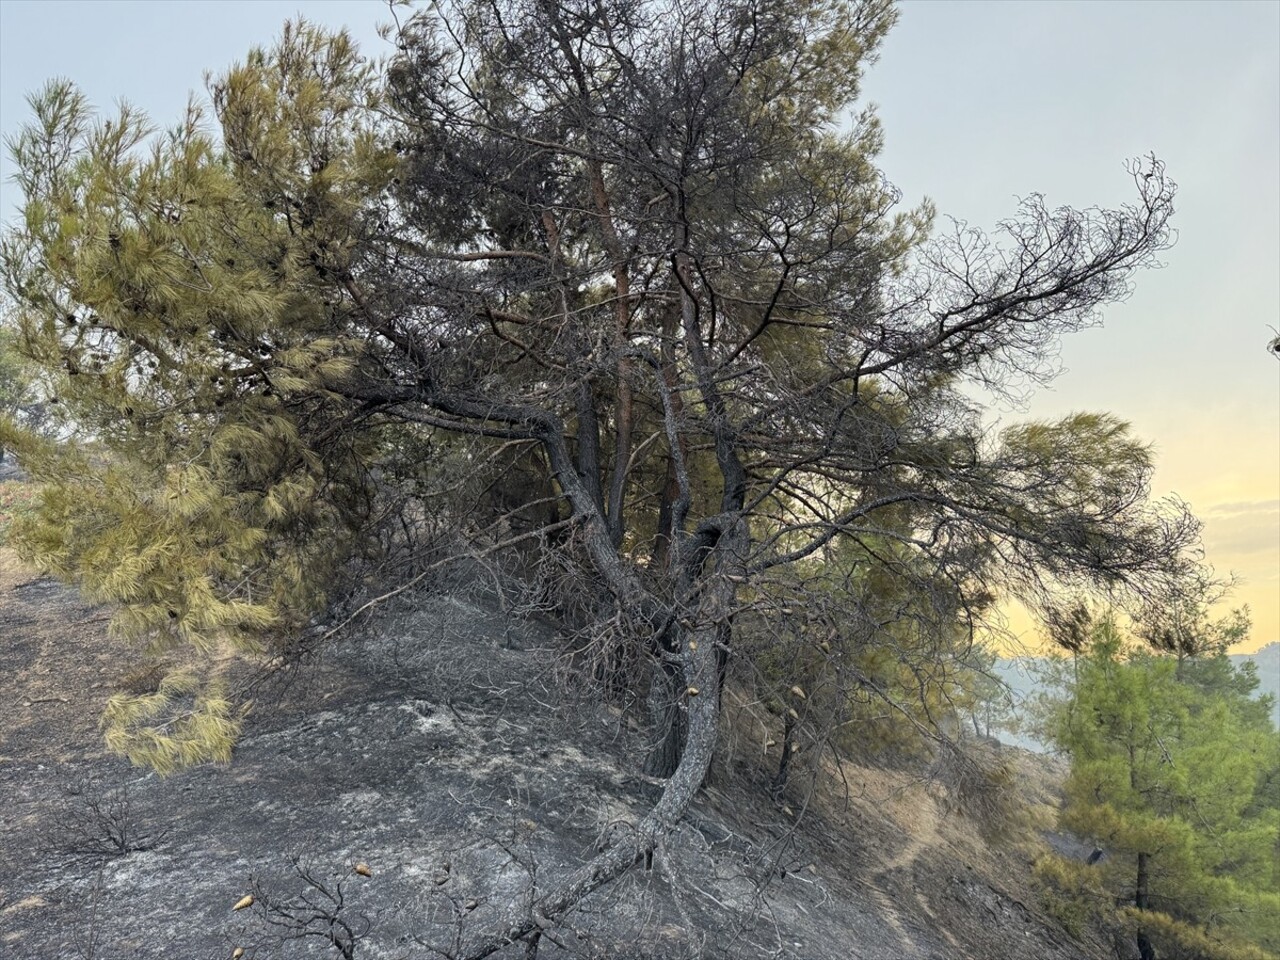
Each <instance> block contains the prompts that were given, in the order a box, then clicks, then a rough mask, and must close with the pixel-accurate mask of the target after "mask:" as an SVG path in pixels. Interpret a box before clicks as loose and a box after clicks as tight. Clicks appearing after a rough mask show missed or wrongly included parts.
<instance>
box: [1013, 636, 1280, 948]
mask: <svg viewBox="0 0 1280 960" xmlns="http://www.w3.org/2000/svg"><path fill="white" fill-rule="evenodd" d="M1060 670H1061V677H1062V680H1063V682H1064V685H1065V695H1064V696H1063V697H1062V698H1060V699H1057V700H1054V701H1051V702H1050V703H1048V704H1047V706H1046V711H1045V718H1044V732H1045V733H1046V735H1047V736H1048V737H1049V738H1050V739H1051V740H1052V742H1053V743H1054V744H1055V746H1056V747H1057V748H1058V749H1060V750H1062V751H1064V752H1065V753H1067V754H1068V755H1069V757H1070V759H1071V772H1070V775H1069V777H1068V780H1067V784H1066V804H1065V807H1064V810H1063V814H1062V824H1063V826H1064V827H1066V828H1067V829H1069V830H1072V831H1074V832H1075V833H1077V834H1079V835H1080V836H1083V837H1091V838H1094V840H1095V842H1096V843H1097V844H1098V845H1099V847H1100V848H1101V849H1102V850H1103V851H1104V852H1105V856H1104V857H1103V858H1102V859H1101V861H1100V862H1098V863H1097V864H1094V865H1088V866H1086V865H1081V864H1069V863H1064V862H1062V861H1059V860H1049V861H1046V862H1044V863H1042V864H1041V865H1040V866H1039V868H1038V872H1039V875H1040V877H1041V879H1042V881H1043V883H1044V886H1045V890H1046V891H1047V896H1048V898H1049V900H1050V901H1051V903H1052V904H1054V907H1055V910H1056V911H1057V912H1058V914H1059V915H1060V917H1061V918H1062V919H1063V920H1064V921H1065V922H1066V924H1067V925H1068V927H1069V928H1077V929H1078V928H1079V926H1080V924H1081V923H1082V922H1083V921H1084V919H1085V917H1088V916H1092V917H1101V918H1103V919H1105V920H1106V921H1107V922H1109V923H1112V924H1120V925H1121V926H1122V927H1123V928H1124V929H1127V930H1130V931H1132V932H1133V934H1134V935H1135V936H1136V938H1137V940H1138V944H1139V951H1140V952H1141V953H1142V954H1143V955H1144V956H1155V955H1158V956H1162V957H1177V958H1185V960H1191V958H1202V957H1203V958H1209V957H1214V958H1223V957H1246V956H1247V957H1261V956H1274V955H1276V954H1277V952H1280V887H1278V885H1277V875H1276V862H1277V861H1276V857H1277V854H1278V853H1280V793H1278V791H1277V784H1280V734H1278V733H1277V731H1276V730H1275V729H1274V728H1273V726H1272V724H1271V722H1270V719H1269V710H1270V704H1269V702H1268V698H1266V697H1263V698H1261V699H1260V700H1259V699H1254V698H1253V696H1252V695H1253V694H1254V692H1255V690H1256V687H1257V678H1256V676H1253V675H1252V674H1251V673H1250V672H1249V671H1246V670H1238V669H1236V668H1234V667H1233V666H1232V665H1231V663H1230V661H1229V660H1228V659H1227V657H1226V653H1225V648H1223V647H1221V646H1218V647H1215V648H1209V649H1204V650H1202V651H1201V652H1200V653H1198V654H1196V655H1193V656H1182V657H1179V656H1172V655H1167V654H1158V653H1152V652H1150V651H1149V650H1148V649H1146V648H1144V647H1134V646H1133V645H1132V644H1131V643H1127V642H1126V641H1125V639H1124V637H1123V636H1122V634H1121V631H1120V630H1119V628H1118V626H1117V624H1116V621H1115V620H1114V619H1112V618H1103V619H1102V620H1100V621H1098V622H1097V623H1096V624H1095V625H1093V627H1092V630H1091V632H1090V636H1089V642H1088V645H1087V647H1086V648H1085V649H1084V650H1083V651H1082V653H1081V654H1080V655H1079V656H1078V657H1077V658H1076V659H1075V660H1074V661H1070V662H1064V663H1063V664H1062V666H1061V667H1060ZM1121 908H1123V909H1121ZM1151 951H1155V952H1154V953H1151Z"/></svg>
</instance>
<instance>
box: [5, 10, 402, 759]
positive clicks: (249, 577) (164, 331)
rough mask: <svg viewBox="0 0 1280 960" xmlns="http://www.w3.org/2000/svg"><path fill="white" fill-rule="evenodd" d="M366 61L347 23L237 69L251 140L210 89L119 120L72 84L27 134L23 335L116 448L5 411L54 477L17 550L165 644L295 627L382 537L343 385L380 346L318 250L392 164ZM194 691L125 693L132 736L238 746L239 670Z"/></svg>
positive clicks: (340, 250) (181, 679) (117, 703)
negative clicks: (337, 576) (207, 103)
mask: <svg viewBox="0 0 1280 960" xmlns="http://www.w3.org/2000/svg"><path fill="white" fill-rule="evenodd" d="M295 41H296V42H295ZM364 71H365V68H364V67H362V66H361V62H360V61H359V60H358V59H357V57H356V55H355V52H354V49H353V47H352V46H351V44H350V43H349V41H348V40H347V39H346V37H345V36H344V35H337V36H332V37H331V36H326V35H322V34H320V33H319V32H317V31H314V30H311V29H309V28H306V29H302V30H301V31H300V32H299V33H297V34H295V35H291V36H290V37H287V38H286V42H285V43H284V44H282V46H281V47H280V48H279V50H278V51H277V54H276V55H275V56H267V55H264V54H255V55H254V56H253V57H251V58H250V59H249V61H248V62H247V63H246V64H244V65H241V66H238V67H236V68H234V69H232V70H231V71H230V72H229V73H228V74H227V75H226V77H225V78H223V79H222V80H220V81H219V82H218V83H217V84H216V85H215V88H214V99H215V105H216V107H217V109H218V110H219V111H220V114H221V115H222V120H223V124H224V129H232V128H234V129H236V130H237V132H238V135H239V137H240V138H241V142H242V144H243V146H242V148H241V151H240V155H239V156H235V155H229V154H228V152H227V151H226V150H225V149H223V148H222V147H221V146H220V145H219V143H218V140H217V139H216V138H215V137H214V136H213V135H211V134H210V133H209V132H208V131H207V130H206V129H205V124H204V121H203V117H202V116H201V113H200V111H199V110H198V109H197V108H196V107H195V106H192V107H191V108H189V110H188V113H187V116H186V118H185V120H184V121H183V123H182V124H181V125H180V126H178V127H177V128H175V129H172V130H169V131H167V132H165V133H163V134H159V135H157V134H156V133H155V132H154V131H153V130H152V128H151V127H150V126H149V125H148V124H147V122H146V121H145V119H144V118H143V117H141V116H140V115H139V114H138V113H137V112H136V111H134V110H133V109H132V108H130V107H128V106H124V107H122V109H121V111H120V113H119V114H118V115H117V116H116V117H113V118H111V119H107V120H98V119H95V117H94V114H93V113H92V111H91V109H90V107H89V105H88V103H87V102H86V101H85V99H84V97H83V95H82V94H80V93H79V92H78V91H76V90H75V89H74V88H73V87H71V86H70V85H69V84H66V83H63V82H55V83H53V84H51V85H50V86H49V87H47V88H46V89H45V90H43V91H42V92H40V93H39V94H37V95H36V96H34V97H32V98H31V102H32V106H33V108H34V110H35V114H36V120H35V122H34V123H33V124H31V125H29V126H28V127H27V128H26V129H25V130H24V131H23V132H22V133H21V134H20V135H19V137H18V138H17V139H16V140H15V141H14V142H13V144H12V145H11V146H12V149H13V152H14V155H15V158H16V159H17V161H18V169H19V174H18V182H19V184H20V186H21V187H22V188H23V190H24V192H25V194H26V196H27V204H26V206H25V208H24V211H23V221H22V223H21V225H20V227H19V229H17V230H15V231H14V232H12V233H11V234H9V235H8V236H7V237H6V238H5V241H4V248H3V257H2V261H0V262H2V263H3V267H4V274H5V276H4V279H5V282H6V284H7V286H8V287H9V289H10V290H11V291H12V292H13V293H14V294H15V296H16V300H17V304H18V306H17V308H16V315H15V320H16V326H17V332H16V335H15V336H16V338H17V339H18V341H19V343H20V346H21V349H22V352H23V353H24V354H25V356H26V357H28V358H29V359H30V361H31V362H32V363H34V364H38V365H39V366H40V367H41V368H42V369H43V370H45V371H46V375H47V376H48V377H49V389H50V392H51V397H50V402H52V403H54V404H57V405H58V406H59V409H61V410H62V411H64V416H65V417H66V418H67V419H68V420H69V421H70V422H72V423H74V424H75V425H76V427H77V429H78V430H79V432H80V435H81V437H82V438H84V439H86V440H88V441H91V445H90V446H88V447H86V446H85V445H84V444H83V443H81V444H76V445H72V444H66V443H60V442H55V441H54V440H53V439H50V438H47V437H41V436H39V435H36V434H33V433H32V432H31V431H27V430H22V429H20V428H19V427H20V425H19V424H17V423H16V422H14V421H13V420H12V419H10V420H9V421H8V423H7V424H6V423H5V422H3V421H0V444H2V445H6V446H10V447H12V448H13V449H15V450H16V451H17V452H18V453H19V455H20V457H21V459H22V461H23V464H24V466H25V467H26V468H27V470H28V471H30V473H31V474H32V475H33V476H34V477H35V478H37V479H38V480H40V481H43V484H44V486H43V490H42V493H41V500H40V510H39V512H38V513H37V514H35V515H28V516H26V517H24V518H22V520H21V521H20V522H19V523H18V524H17V525H16V527H15V529H14V541H15V543H16V544H17V546H18V548H19V550H20V551H21V552H22V554H23V555H24V556H26V557H28V558H29V559H31V560H33V561H34V562H36V563H37V564H38V565H39V566H40V567H41V568H42V569H43V570H45V571H48V572H50V573H53V574H55V575H58V576H60V577H64V578H66V579H70V580H75V581H78V582H79V583H80V584H81V586H82V588H83V589H84V590H85V591H86V594H87V595H88V596H89V597H90V598H91V599H93V600H103V601H115V602H118V603H120V604H121V605H120V606H119V607H118V608H117V609H118V612H117V613H116V615H115V617H114V619H113V622H112V627H113V629H114V630H115V631H116V632H118V633H119V634H121V635H124V636H127V637H130V638H134V639H137V640H139V641H140V642H142V644H143V646H144V652H145V654H146V655H147V656H149V657H156V656H159V655H160V654H162V653H165V652H168V651H174V650H186V651H188V652H189V653H191V654H193V655H195V656H199V657H202V658H214V659H216V653H217V651H218V650H220V649H223V648H224V647H230V648H238V649H242V650H250V651H258V650H261V649H263V643H264V642H265V643H267V645H268V646H270V644H271V642H272V638H273V637H274V638H277V639H281V638H286V637H288V636H290V635H294V634H296V631H297V629H298V627H299V626H300V625H301V624H302V623H304V622H305V621H306V619H307V618H308V617H309V616H310V615H311V614H312V613H313V612H314V611H315V610H316V609H317V607H318V606H319V605H320V604H321V602H322V601H323V598H324V595H325V591H326V589H327V588H328V587H329V585H330V583H331V582H332V577H333V575H334V573H335V571H336V569H337V568H338V566H339V565H340V564H341V563H342V562H344V561H345V560H346V559H347V558H348V557H349V556H350V555H351V554H352V552H353V551H358V550H359V549H360V548H361V545H360V543H359V542H357V536H356V531H357V530H362V529H363V528H364V527H365V526H366V524H367V520H368V515H369V511H370V510H371V497H370V492H369V490H370V485H371V481H370V477H369V470H370V467H371V465H372V464H373V463H374V462H375V461H376V455H375V453H374V449H375V447H376V444H377V439H376V436H375V434H374V431H373V430H369V431H359V430H355V429H352V428H353V426H354V425H355V424H356V422H357V421H358V418H359V410H358V407H357V406H356V405H355V404H354V403H352V402H350V401H349V400H346V399H344V398H343V397H342V396H341V394H340V393H337V392H335V391H334V390H333V389H332V388H334V387H335V386H337V385H340V384H341V382H342V381H343V380H344V379H345V378H348V377H349V376H350V375H351V374H352V371H353V370H355V369H356V368H357V367H358V366H359V365H360V363H361V344H360V342H359V341H356V340H353V339H352V338H351V337H350V336H349V335H347V333H346V332H345V331H346V327H347V323H346V321H345V320H344V317H343V311H344V310H345V309H348V308H346V307H344V306H342V305H341V304H340V302H339V297H338V294H337V291H336V289H335V287H334V284H333V282H332V281H328V282H327V281H326V279H325V277H324V275H323V273H322V272H321V271H318V270H317V269H316V265H315V261H316V259H317V258H318V257H319V256H320V255H321V252H323V255H324V256H326V257H331V258H334V259H341V258H342V257H343V256H344V255H345V254H344V250H345V249H346V247H347V246H348V234H349V231H350V229H351V227H352V221H353V217H354V215H355V211H356V209H357V208H359V207H360V206H361V204H363V203H366V202H367V199H368V197H369V196H371V195H376V194H377V192H378V191H379V190H380V189H381V188H382V186H383V185H385V183H386V182H387V180H388V179H389V167H390V164H389V161H388V159H387V157H388V153H387V152H386V151H380V150H378V149H376V148H374V147H373V146H372V144H371V137H370V135H369V133H368V131H367V130H365V129H363V128H362V127H361V126H360V123H359V122H353V121H352V119H351V118H352V113H353V111H354V109H355V105H356V102H355V101H356V98H357V97H358V96H359V95H360V94H359V91H360V90H362V88H363V81H364V79H365V78H366V73H365V72H364ZM360 115H361V116H362V117H363V116H367V114H366V113H361V114H360ZM249 151H253V152H255V153H257V154H260V155H262V156H269V157H270V158H271V161H272V165H271V168H270V169H271V171H272V176H271V178H269V179H268V178H263V177H258V176H254V175H253V174H252V173H251V172H250V171H251V170H253V169H258V168H256V167H249V166H248V165H247V164H246V163H245V161H246V159H247V155H248V152H249ZM193 683H194V681H193V675H192V674H188V673H179V674H175V675H174V677H172V678H170V680H169V681H166V683H164V684H162V685H161V688H160V690H159V691H157V692H156V693H155V694H153V695H150V696H149V697H147V698H138V697H131V696H129V695H128V694H123V693H122V694H119V695H117V697H116V698H115V699H113V701H112V704H111V707H110V709H109V710H108V712H107V716H106V718H105V723H106V729H107V736H108V742H109V743H110V744H111V745H112V746H113V747H115V748H117V749H119V750H121V751H122V752H125V753H127V754H128V755H129V756H130V757H132V758H133V759H134V760H136V761H139V762H147V763H152V764H154V765H156V766H157V767H159V768H161V769H170V768H172V766H173V764H174V760H175V759H178V758H180V759H181V760H182V761H183V762H191V761H194V760H200V759H219V758H225V757H226V756H227V754H228V751H229V749H230V743H231V741H232V737H233V735H234V733H235V729H236V723H237V720H236V717H235V716H233V712H231V711H230V710H229V707H228V706H227V703H226V701H225V699H224V697H223V696H222V694H221V691H220V685H219V682H218V680H217V677H216V676H214V677H212V678H211V679H210V681H209V683H208V684H207V686H206V687H202V688H199V689H198V687H199V685H197V686H193ZM168 707H172V708H173V712H172V716H167V715H166V709H167V708H168ZM202 744H203V746H202Z"/></svg>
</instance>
